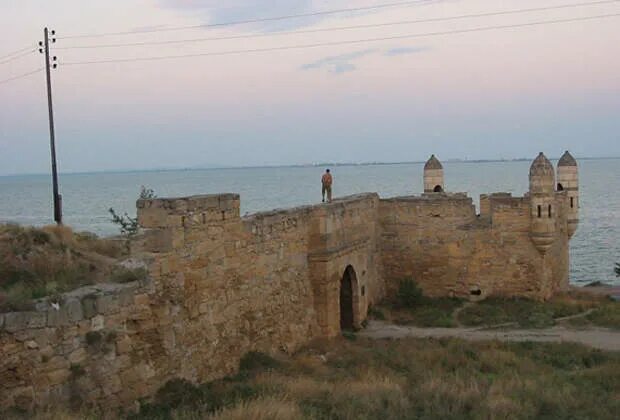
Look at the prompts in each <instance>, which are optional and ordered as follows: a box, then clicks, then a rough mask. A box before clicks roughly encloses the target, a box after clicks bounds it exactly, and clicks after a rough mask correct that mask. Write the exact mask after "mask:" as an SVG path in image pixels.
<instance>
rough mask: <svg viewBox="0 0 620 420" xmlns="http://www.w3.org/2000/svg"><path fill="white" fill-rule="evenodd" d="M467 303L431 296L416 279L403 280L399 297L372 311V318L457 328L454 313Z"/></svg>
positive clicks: (405, 323) (423, 325) (370, 313)
mask: <svg viewBox="0 0 620 420" xmlns="http://www.w3.org/2000/svg"><path fill="white" fill-rule="evenodd" d="M462 304H463V301H462V300H460V299H453V298H429V297H427V296H424V295H423V293H422V290H421V289H420V288H419V287H418V286H417V285H416V283H415V282H414V281H412V280H403V281H401V283H400V286H399V290H398V293H397V295H396V297H395V298H393V299H391V300H386V301H385V302H383V304H381V305H379V306H377V307H373V308H371V309H370V310H369V312H368V316H369V317H370V318H371V319H376V320H381V321H383V320H386V321H389V322H393V323H396V324H400V325H415V326H417V327H445V328H449V327H455V326H456V325H457V324H456V321H455V320H454V317H453V316H452V314H453V312H454V311H455V310H456V309H457V308H459V307H460V306H461V305H462Z"/></svg>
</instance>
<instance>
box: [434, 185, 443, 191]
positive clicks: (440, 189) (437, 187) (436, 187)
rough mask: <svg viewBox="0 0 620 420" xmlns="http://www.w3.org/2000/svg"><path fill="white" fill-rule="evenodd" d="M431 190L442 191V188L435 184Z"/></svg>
mask: <svg viewBox="0 0 620 420" xmlns="http://www.w3.org/2000/svg"><path fill="white" fill-rule="evenodd" d="M433 192H443V188H441V185H435V188H433Z"/></svg>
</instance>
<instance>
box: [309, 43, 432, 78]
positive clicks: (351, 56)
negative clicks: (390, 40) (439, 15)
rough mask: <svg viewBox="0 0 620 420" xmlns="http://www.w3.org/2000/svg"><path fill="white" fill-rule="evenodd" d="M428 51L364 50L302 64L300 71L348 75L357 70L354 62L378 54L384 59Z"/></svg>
mask: <svg viewBox="0 0 620 420" xmlns="http://www.w3.org/2000/svg"><path fill="white" fill-rule="evenodd" d="M429 50H430V48H428V47H396V48H390V49H387V50H381V49H366V50H362V51H355V52H352V53H348V54H342V55H334V56H329V57H325V58H322V59H320V60H317V61H314V62H312V63H308V64H304V65H303V66H301V69H302V70H317V69H322V68H325V69H327V71H328V72H329V73H333V74H342V73H349V72H352V71H355V70H357V65H356V64H355V63H354V61H355V60H359V59H361V58H363V57H367V56H369V55H373V54H380V55H382V56H384V57H396V56H400V55H408V54H416V53H421V52H425V51H429Z"/></svg>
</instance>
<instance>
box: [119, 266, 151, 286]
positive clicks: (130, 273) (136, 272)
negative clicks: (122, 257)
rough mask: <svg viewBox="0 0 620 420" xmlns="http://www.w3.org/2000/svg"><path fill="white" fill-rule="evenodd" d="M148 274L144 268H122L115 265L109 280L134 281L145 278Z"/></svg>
mask: <svg viewBox="0 0 620 420" xmlns="http://www.w3.org/2000/svg"><path fill="white" fill-rule="evenodd" d="M147 276H148V272H147V270H146V268H143V267H140V268H133V269H130V268H124V267H117V268H115V269H114V270H112V275H111V276H110V281H111V282H113V283H131V282H134V281H142V280H144V279H146V277H147Z"/></svg>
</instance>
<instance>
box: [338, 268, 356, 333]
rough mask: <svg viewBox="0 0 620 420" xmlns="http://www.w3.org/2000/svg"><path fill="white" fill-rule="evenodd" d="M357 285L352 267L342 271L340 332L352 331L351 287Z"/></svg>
mask: <svg viewBox="0 0 620 420" xmlns="http://www.w3.org/2000/svg"><path fill="white" fill-rule="evenodd" d="M356 283H357V276H356V274H355V270H354V269H353V267H352V266H348V267H347V268H346V270H344V274H343V275H342V280H341V282H340V329H341V330H342V331H352V330H353V329H354V319H353V287H354V285H355V284H356Z"/></svg>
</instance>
